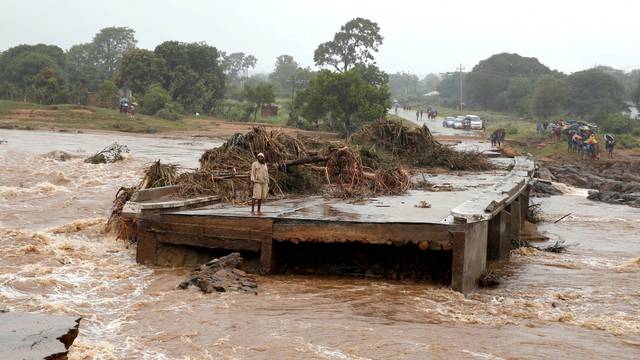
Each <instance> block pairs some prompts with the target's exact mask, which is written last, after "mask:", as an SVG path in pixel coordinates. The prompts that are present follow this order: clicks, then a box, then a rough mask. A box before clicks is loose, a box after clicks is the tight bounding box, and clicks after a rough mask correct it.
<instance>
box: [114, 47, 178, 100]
mask: <svg viewBox="0 0 640 360" xmlns="http://www.w3.org/2000/svg"><path fill="white" fill-rule="evenodd" d="M166 74H167V66H166V64H165V61H164V60H163V59H162V58H161V57H159V56H157V55H156V54H155V53H153V52H152V51H149V50H142V49H133V50H129V51H128V52H127V53H126V54H125V55H124V57H123V58H122V61H121V63H120V67H119V68H118V72H117V73H116V75H115V78H114V82H115V84H116V85H117V86H118V87H121V88H128V89H130V90H131V91H132V92H133V94H134V95H140V94H144V93H145V92H146V90H147V88H148V87H149V86H150V85H151V84H153V83H162V82H163V80H164V76H166Z"/></svg>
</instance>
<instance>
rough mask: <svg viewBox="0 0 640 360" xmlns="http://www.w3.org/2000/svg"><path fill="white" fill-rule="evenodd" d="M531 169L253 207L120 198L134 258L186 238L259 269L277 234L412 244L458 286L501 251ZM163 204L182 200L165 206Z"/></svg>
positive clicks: (518, 218)
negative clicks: (444, 267)
mask: <svg viewBox="0 0 640 360" xmlns="http://www.w3.org/2000/svg"><path fill="white" fill-rule="evenodd" d="M501 160H502V162H503V163H504V159H501ZM532 173H533V162H532V161H531V160H530V159H527V158H524V157H517V158H515V159H512V160H510V164H509V169H508V170H500V171H495V172H491V173H473V174H470V173H465V174H460V175H451V174H445V175H431V176H428V177H424V176H423V178H424V179H426V180H428V182H429V183H430V185H431V186H432V187H433V188H432V189H431V191H425V190H411V191H410V192H409V193H408V194H406V195H402V196H383V197H377V198H373V199H366V200H358V201H345V200H341V199H335V198H324V197H320V196H314V197H300V198H289V199H281V200H273V201H268V202H267V203H266V204H265V205H263V214H262V215H261V216H253V215H251V214H250V213H249V209H248V208H247V207H246V206H242V207H240V206H234V205H231V204H225V203H219V202H218V203H215V202H213V201H212V199H211V198H204V199H203V202H202V203H203V204H204V205H203V206H200V207H197V206H198V203H197V202H194V201H193V199H191V200H189V201H190V202H189V203H187V202H186V201H185V202H184V204H181V203H180V201H177V202H176V201H172V202H158V201H155V202H154V201H153V200H147V201H146V202H145V201H140V202H138V203H131V204H127V206H125V213H127V214H128V215H129V216H134V217H136V218H137V219H138V226H137V234H136V237H137V242H138V245H137V246H138V253H137V260H138V262H140V263H144V264H149V265H157V264H158V263H159V262H158V252H159V248H160V247H161V246H188V247H195V248H201V249H202V248H204V249H220V250H234V251H247V252H255V253H258V254H259V256H260V267H261V271H262V272H264V273H271V272H275V271H277V270H278V261H277V259H278V253H277V251H276V248H277V246H276V245H277V244H279V243H291V244H305V243H316V244H322V243H327V244H328V243H334V244H335V243H360V244H370V245H393V246H406V245H412V246H414V249H415V251H445V252H447V251H450V252H451V253H452V257H451V259H452V260H451V278H450V284H451V286H452V288H453V289H454V290H458V291H461V292H468V291H470V290H471V289H473V288H474V287H475V284H476V282H477V279H478V277H479V276H480V275H481V274H482V272H484V270H485V268H486V262H487V260H495V259H502V258H505V257H507V256H508V252H509V247H510V242H511V239H512V238H514V237H517V236H518V233H519V231H520V226H521V222H522V221H523V220H524V214H526V210H527V205H528V192H529V186H528V185H529V181H530V179H531V176H532ZM433 190H436V191H433ZM438 190H439V191H438ZM153 191H158V190H153ZM167 203H172V204H173V206H182V208H181V209H172V208H166V207H168V206H169V205H166V204H167ZM163 204H164V205H163ZM425 204H428V206H429V207H425ZM194 206H196V207H195V208H194ZM163 208H166V209H163ZM294 249H295V248H294Z"/></svg>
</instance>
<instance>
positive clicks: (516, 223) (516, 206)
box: [509, 196, 522, 239]
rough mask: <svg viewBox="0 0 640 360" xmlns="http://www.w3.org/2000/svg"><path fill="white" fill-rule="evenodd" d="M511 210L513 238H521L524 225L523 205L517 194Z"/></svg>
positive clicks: (510, 207)
mask: <svg viewBox="0 0 640 360" xmlns="http://www.w3.org/2000/svg"><path fill="white" fill-rule="evenodd" d="M509 210H510V212H511V239H519V238H520V228H521V226H522V216H521V211H522V207H521V205H520V196H517V197H516V198H515V199H513V202H511V205H510V206H509Z"/></svg>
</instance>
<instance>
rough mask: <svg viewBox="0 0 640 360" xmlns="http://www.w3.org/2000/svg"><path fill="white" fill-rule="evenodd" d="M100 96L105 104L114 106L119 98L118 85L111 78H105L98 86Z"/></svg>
mask: <svg viewBox="0 0 640 360" xmlns="http://www.w3.org/2000/svg"><path fill="white" fill-rule="evenodd" d="M98 97H99V98H100V102H101V103H102V104H103V105H107V106H112V105H113V104H114V103H115V102H116V101H117V99H118V87H117V86H116V84H114V83H113V81H111V80H105V81H103V82H102V84H100V87H99V88H98Z"/></svg>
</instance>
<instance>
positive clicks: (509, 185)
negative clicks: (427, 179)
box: [451, 156, 535, 223]
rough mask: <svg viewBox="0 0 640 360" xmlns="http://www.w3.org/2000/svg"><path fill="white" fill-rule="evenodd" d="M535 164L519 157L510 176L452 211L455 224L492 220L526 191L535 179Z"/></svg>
mask: <svg viewBox="0 0 640 360" xmlns="http://www.w3.org/2000/svg"><path fill="white" fill-rule="evenodd" d="M534 170H535V163H534V161H533V160H532V159H531V158H528V157H525V156H517V157H516V158H515V165H514V167H513V169H512V170H511V171H510V172H509V174H508V175H507V176H506V177H505V178H504V179H502V180H501V181H499V182H498V183H496V185H495V186H493V188H491V189H489V190H486V191H483V192H481V193H479V194H478V196H476V197H474V198H473V199H471V200H468V201H465V202H464V203H462V204H460V205H458V206H456V207H455V208H453V209H451V216H452V217H453V219H454V222H455V223H473V222H479V221H486V220H490V219H491V218H492V217H494V216H496V215H497V214H498V213H499V212H500V211H502V210H503V209H504V207H505V206H507V205H508V204H510V203H511V202H512V201H514V199H515V198H517V197H518V196H520V194H521V193H522V192H523V191H525V190H526V189H527V187H528V185H529V184H530V183H531V181H532V179H533V173H534Z"/></svg>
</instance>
